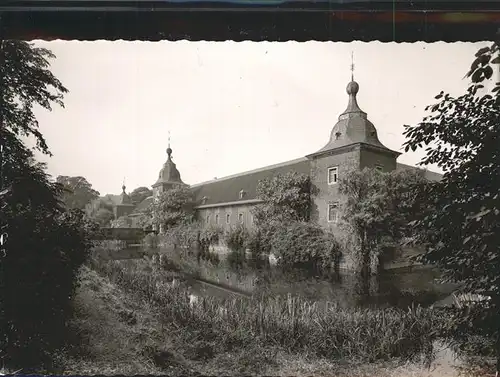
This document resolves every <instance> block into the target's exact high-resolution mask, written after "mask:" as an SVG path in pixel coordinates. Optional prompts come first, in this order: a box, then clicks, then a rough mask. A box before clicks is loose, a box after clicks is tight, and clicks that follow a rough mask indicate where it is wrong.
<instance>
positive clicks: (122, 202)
mask: <svg viewBox="0 0 500 377" xmlns="http://www.w3.org/2000/svg"><path fill="white" fill-rule="evenodd" d="M125 190H126V187H125V180H123V185H122V193H121V194H120V198H119V200H118V203H117V204H116V206H115V211H114V212H115V218H116V219H117V218H119V217H122V216H126V215H128V214H129V213H131V212H132V210H133V209H134V207H135V206H134V204H132V200H131V199H130V196H129V195H128V194H127V193H126V191H125Z"/></svg>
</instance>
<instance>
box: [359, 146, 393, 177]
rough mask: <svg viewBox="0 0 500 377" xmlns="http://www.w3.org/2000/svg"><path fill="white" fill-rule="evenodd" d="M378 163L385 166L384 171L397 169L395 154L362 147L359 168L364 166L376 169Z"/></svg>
mask: <svg viewBox="0 0 500 377" xmlns="http://www.w3.org/2000/svg"><path fill="white" fill-rule="evenodd" d="M377 165H380V166H382V167H383V171H384V172H390V171H393V170H395V169H396V165H397V163H396V158H395V156H394V155H393V154H390V153H387V152H383V151H377V150H374V149H371V148H366V147H363V146H362V147H361V148H360V165H359V169H360V170H362V169H364V168H371V169H375V167H376V166H377Z"/></svg>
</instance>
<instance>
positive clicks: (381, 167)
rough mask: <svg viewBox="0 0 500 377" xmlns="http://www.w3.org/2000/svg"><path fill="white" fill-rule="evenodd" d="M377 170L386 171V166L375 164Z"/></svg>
mask: <svg viewBox="0 0 500 377" xmlns="http://www.w3.org/2000/svg"><path fill="white" fill-rule="evenodd" d="M375 170H376V171H379V172H383V171H384V167H383V166H382V165H375Z"/></svg>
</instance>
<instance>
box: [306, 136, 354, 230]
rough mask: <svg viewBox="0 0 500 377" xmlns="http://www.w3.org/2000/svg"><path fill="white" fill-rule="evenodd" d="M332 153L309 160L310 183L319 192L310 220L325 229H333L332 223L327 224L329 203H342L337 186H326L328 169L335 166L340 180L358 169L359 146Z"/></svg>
mask: <svg viewBox="0 0 500 377" xmlns="http://www.w3.org/2000/svg"><path fill="white" fill-rule="evenodd" d="M332 152H333V153H331V154H328V155H324V156H321V157H317V158H315V159H313V160H311V182H312V184H313V185H314V186H316V188H317V189H318V190H319V192H318V194H317V196H316V197H315V198H314V206H313V210H312V214H311V218H312V220H314V221H317V222H318V224H320V225H321V226H323V227H325V228H330V229H332V228H335V227H336V225H335V224H334V223H329V222H328V205H329V203H331V202H339V204H340V203H341V201H342V198H341V197H340V195H339V193H338V184H333V185H329V184H328V168H330V167H334V166H337V167H338V177H339V179H341V178H342V176H343V175H345V174H346V173H347V172H348V171H350V170H351V169H358V168H359V165H360V151H359V146H353V147H351V148H348V149H345V150H343V151H342V152H341V153H335V151H332Z"/></svg>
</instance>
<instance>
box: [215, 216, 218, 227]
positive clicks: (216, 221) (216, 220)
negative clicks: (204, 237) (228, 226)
mask: <svg viewBox="0 0 500 377" xmlns="http://www.w3.org/2000/svg"><path fill="white" fill-rule="evenodd" d="M215 223H216V224H217V225H219V215H215Z"/></svg>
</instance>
